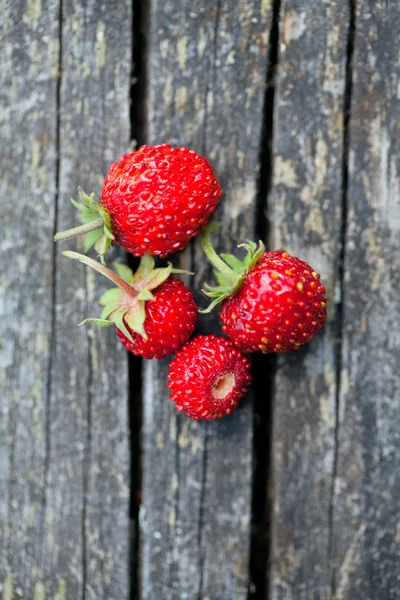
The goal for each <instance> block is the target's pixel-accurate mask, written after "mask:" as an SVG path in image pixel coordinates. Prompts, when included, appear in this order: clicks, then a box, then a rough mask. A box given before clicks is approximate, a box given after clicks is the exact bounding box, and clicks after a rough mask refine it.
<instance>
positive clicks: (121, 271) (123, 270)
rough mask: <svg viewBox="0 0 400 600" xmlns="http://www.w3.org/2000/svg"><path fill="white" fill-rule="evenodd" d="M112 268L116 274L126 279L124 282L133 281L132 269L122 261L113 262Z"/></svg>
mask: <svg viewBox="0 0 400 600" xmlns="http://www.w3.org/2000/svg"><path fill="white" fill-rule="evenodd" d="M114 268H115V270H116V272H117V273H118V275H119V276H120V277H121V279H123V280H124V281H126V283H132V281H133V271H132V269H130V268H129V267H128V265H124V264H123V263H117V262H116V263H114Z"/></svg>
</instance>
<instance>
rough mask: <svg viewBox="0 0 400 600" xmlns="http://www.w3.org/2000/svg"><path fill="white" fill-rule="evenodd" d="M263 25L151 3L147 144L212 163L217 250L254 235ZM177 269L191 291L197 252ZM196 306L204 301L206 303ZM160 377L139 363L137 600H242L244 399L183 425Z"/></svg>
mask: <svg viewBox="0 0 400 600" xmlns="http://www.w3.org/2000/svg"><path fill="white" fill-rule="evenodd" d="M270 24H271V6H270V3H269V2H267V3H266V2H256V3H248V2H244V1H240V2H233V1H223V2H217V3H209V2H204V0H203V1H201V0H196V1H195V2H192V3H190V5H189V3H186V4H185V3H181V4H180V5H179V9H178V7H177V5H176V4H174V3H153V7H152V14H151V32H150V48H151V53H150V57H149V60H150V69H149V104H148V111H149V112H148V120H149V141H150V142H151V143H155V142H161V141H168V142H170V143H174V144H179V145H188V146H190V147H193V148H194V149H196V150H197V151H199V152H201V153H204V154H206V156H207V157H208V158H209V159H210V160H211V162H212V164H213V166H214V167H215V170H216V172H217V174H218V176H219V177H220V179H221V183H222V186H223V188H224V190H225V197H224V198H223V200H222V203H221V207H220V209H219V215H218V217H219V220H220V221H222V223H223V226H222V230H221V233H220V235H219V238H218V237H217V236H216V239H215V241H216V243H217V245H219V247H220V248H225V249H228V248H229V247H232V246H233V245H235V243H236V242H239V241H241V240H242V239H243V237H248V236H251V237H252V236H253V235H254V215H255V197H256V182H257V172H258V156H259V147H260V137H261V123H262V108H263V106H262V105H263V96H264V82H265V73H266V69H267V62H268V57H267V54H268V52H267V48H268V38H269V30H270ZM192 256H193V257H194V263H193V262H192ZM180 261H181V263H182V264H185V265H186V266H189V267H190V266H191V265H192V266H194V269H195V270H196V273H197V276H196V278H195V280H194V284H193V285H194V287H195V288H196V289H199V288H200V285H201V283H202V282H203V281H204V278H205V276H206V275H207V276H208V277H209V276H210V273H209V270H208V269H207V267H206V262H205V260H204V257H203V254H202V252H201V251H200V250H199V249H198V246H196V247H195V249H194V250H193V251H192V252H190V250H189V251H187V252H186V253H184V255H183V256H181V257H180ZM197 299H198V301H199V302H202V303H203V305H204V298H201V297H200V296H197ZM199 331H201V332H220V327H219V323H218V319H217V316H213V317H209V318H202V320H201V323H200V326H199ZM167 369H168V361H164V362H161V363H160V362H155V361H152V362H149V363H146V365H145V386H144V391H145V394H144V425H143V431H144V442H143V443H144V459H143V504H142V509H141V538H142V597H143V599H144V600H147V599H150V598H151V599H153V598H159V597H162V598H163V599H165V600H169V599H171V600H172V599H175V598H182V599H193V600H200V599H203V600H206V599H214V598H218V599H219V600H239V599H240V600H243V599H244V598H247V592H248V559H249V530H250V507H251V472H252V457H251V451H252V406H251V402H250V398H247V399H246V400H245V401H243V402H242V405H241V406H240V408H239V409H238V411H237V412H236V414H234V415H232V416H231V417H228V418H225V419H223V420H221V421H220V422H218V423H216V422H213V423H204V422H194V421H191V420H189V419H188V418H187V417H185V416H184V415H178V414H177V413H176V411H175V409H174V407H173V405H172V403H171V402H170V400H169V399H168V390H167V387H166V374H167ZM221 565H224V568H223V569H221Z"/></svg>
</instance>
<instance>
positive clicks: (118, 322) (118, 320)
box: [111, 310, 135, 344]
mask: <svg viewBox="0 0 400 600" xmlns="http://www.w3.org/2000/svg"><path fill="white" fill-rule="evenodd" d="M125 314H126V310H116V311H115V312H114V313H113V314H112V315H111V318H112V322H113V323H114V325H115V326H116V327H118V329H119V330H120V331H122V333H123V334H124V336H125V337H127V338H128V340H129V341H130V342H132V344H134V343H135V341H134V339H133V338H132V336H131V334H130V331H129V330H128V329H127V327H126V325H125V323H124V316H125Z"/></svg>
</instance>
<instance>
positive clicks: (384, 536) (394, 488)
mask: <svg viewBox="0 0 400 600" xmlns="http://www.w3.org/2000/svg"><path fill="white" fill-rule="evenodd" d="M355 22H356V29H355V53H354V71H353V74H354V78H353V81H354V83H353V93H352V104H351V120H350V161H349V186H348V211H347V215H348V226H347V235H346V246H345V275H344V294H343V323H344V325H343V347H342V371H341V385H340V405H339V408H340V423H339V432H338V441H339V449H338V450H339V452H338V468H337V474H336V480H335V501H334V530H333V531H334V567H335V572H334V575H335V577H334V584H335V588H336V593H335V598H337V599H346V600H347V599H351V600H358V599H361V598H362V599H363V600H372V599H374V600H375V599H376V598H379V599H381V600H393V599H398V598H399V597H400V581H399V570H400V526H399V514H400V455H399V449H400V424H399V414H400V413H399V407H400V383H399V376H398V370H399V369H398V365H399V361H400V330H399V321H400V303H399V292H400V258H399V257H400V203H399V197H400V194H399V190H400V177H399V173H400V153H399V134H400V126H399V122H400V99H399V85H400V75H399V74H400V59H399V56H400V40H399V28H400V6H399V4H398V3H396V2H384V1H379V2H375V1H374V2H372V0H371V1H368V0H365V1H363V2H359V3H357V12H356V21H355Z"/></svg>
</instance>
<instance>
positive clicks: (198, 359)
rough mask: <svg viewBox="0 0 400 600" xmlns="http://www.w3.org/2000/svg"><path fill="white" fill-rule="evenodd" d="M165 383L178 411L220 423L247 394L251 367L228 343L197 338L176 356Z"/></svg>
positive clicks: (208, 336) (214, 338) (216, 338)
mask: <svg viewBox="0 0 400 600" xmlns="http://www.w3.org/2000/svg"><path fill="white" fill-rule="evenodd" d="M168 379H169V382H168V387H169V388H170V390H171V400H173V401H174V402H175V404H176V408H177V409H178V410H180V411H184V412H186V413H187V414H188V415H189V417H192V418H193V419H195V420H198V419H208V420H211V419H219V418H220V417H223V416H224V415H229V414H230V413H231V412H232V411H233V410H234V409H235V408H236V406H237V405H238V402H239V400H240V398H242V396H244V394H245V393H246V390H247V388H248V385H249V383H250V380H251V375H250V364H249V361H248V360H247V358H246V357H245V356H243V354H241V352H240V351H239V350H238V349H237V348H235V347H234V345H233V344H232V342H230V341H229V340H226V339H225V338H222V337H217V336H215V335H199V336H197V337H195V338H193V339H192V340H191V341H190V342H188V343H187V344H185V345H184V346H183V348H182V349H181V350H179V352H177V353H176V356H175V358H174V359H173V360H172V362H171V364H170V369H169V373H168Z"/></svg>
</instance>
